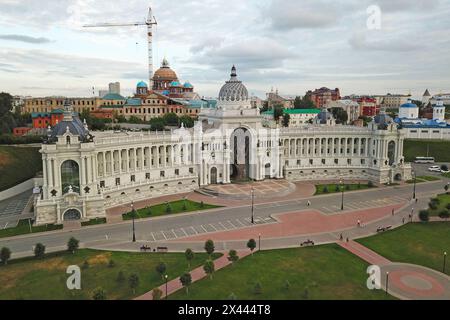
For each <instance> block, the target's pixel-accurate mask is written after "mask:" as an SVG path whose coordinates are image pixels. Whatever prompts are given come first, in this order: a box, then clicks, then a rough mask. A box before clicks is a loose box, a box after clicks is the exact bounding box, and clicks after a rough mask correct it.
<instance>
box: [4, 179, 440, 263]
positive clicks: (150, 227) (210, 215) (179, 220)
mask: <svg viewBox="0 0 450 320" xmlns="http://www.w3.org/2000/svg"><path fill="white" fill-rule="evenodd" d="M447 182H448V180H444V181H439V182H433V183H421V184H417V196H418V197H419V198H424V199H428V198H429V197H432V196H434V195H435V194H437V193H442V192H443V190H444V185H445V184H446V183H447ZM412 189H413V186H412V185H405V186H397V187H391V188H379V189H371V190H365V191H360V192H350V193H346V194H345V199H344V203H345V209H346V210H357V209H364V208H373V207H382V206H386V205H389V204H394V203H402V202H406V201H409V200H410V199H411V197H412ZM308 200H309V201H311V207H310V208H311V209H317V210H320V211H322V212H323V213H324V214H335V213H336V212H340V207H341V194H331V195H325V196H319V197H311V198H309V199H301V200H294V199H293V200H288V201H280V202H273V203H265V204H259V205H256V206H255V220H256V223H260V224H266V223H274V222H275V220H273V219H272V218H271V215H272V214H277V213H286V212H293V211H301V210H305V209H307V208H308V207H307V201H308ZM418 209H419V208H418ZM250 216H251V207H250V205H247V206H242V207H234V208H219V209H214V210H210V211H203V212H197V213H190V214H180V215H173V216H170V217H159V218H153V219H146V220H142V221H139V220H136V236H137V240H138V241H150V242H154V241H165V240H174V239H177V238H179V237H185V236H192V235H196V234H199V233H206V232H214V231H222V230H232V229H238V228H242V227H244V226H248V225H251V224H250ZM131 230H132V223H131V222H130V221H127V222H122V223H118V224H108V225H101V226H94V227H85V228H82V229H77V230H72V231H64V230H61V231H54V232H51V233H45V234H30V235H26V236H20V237H15V238H9V239H0V247H4V246H5V247H8V248H10V249H11V251H12V252H13V257H19V256H26V255H31V254H32V248H33V246H34V245H35V244H36V243H38V242H40V243H43V244H44V245H46V247H47V251H48V252H49V251H56V250H62V249H64V248H65V246H66V243H67V241H68V239H69V238H70V237H75V238H77V239H79V240H80V242H81V243H82V244H83V246H84V247H92V246H96V245H97V244H99V243H102V244H105V242H106V243H115V242H118V243H119V242H127V241H131V237H132V232H131Z"/></svg>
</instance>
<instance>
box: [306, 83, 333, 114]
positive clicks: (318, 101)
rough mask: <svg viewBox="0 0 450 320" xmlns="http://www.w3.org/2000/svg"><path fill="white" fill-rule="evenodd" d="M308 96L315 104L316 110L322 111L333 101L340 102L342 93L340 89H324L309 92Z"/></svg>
mask: <svg viewBox="0 0 450 320" xmlns="http://www.w3.org/2000/svg"><path fill="white" fill-rule="evenodd" d="M306 96H307V97H308V98H309V99H310V100H311V101H312V102H313V103H314V105H315V106H316V108H320V109H321V108H324V107H325V105H326V104H327V103H329V102H331V101H337V100H340V99H341V92H340V90H339V89H338V88H336V89H334V90H333V89H328V88H325V87H323V88H320V89H316V90H314V91H308V92H307V93H306Z"/></svg>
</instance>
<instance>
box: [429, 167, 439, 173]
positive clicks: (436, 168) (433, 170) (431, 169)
mask: <svg viewBox="0 0 450 320" xmlns="http://www.w3.org/2000/svg"><path fill="white" fill-rule="evenodd" d="M428 171H431V172H441V167H439V166H432V167H429V168H428Z"/></svg>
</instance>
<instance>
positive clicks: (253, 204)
mask: <svg viewBox="0 0 450 320" xmlns="http://www.w3.org/2000/svg"><path fill="white" fill-rule="evenodd" d="M254 223H255V189H253V188H252V224H254Z"/></svg>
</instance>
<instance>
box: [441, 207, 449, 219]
mask: <svg viewBox="0 0 450 320" xmlns="http://www.w3.org/2000/svg"><path fill="white" fill-rule="evenodd" d="M439 217H440V218H441V219H448V218H450V213H449V212H448V210H447V209H444V210H442V211H441V212H439Z"/></svg>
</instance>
